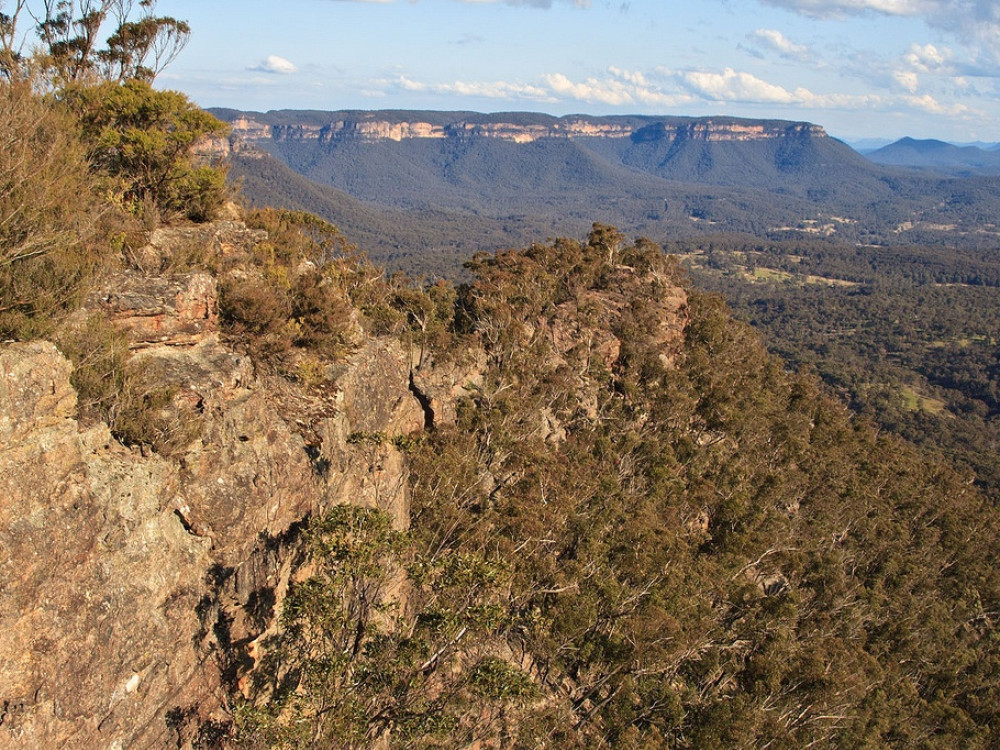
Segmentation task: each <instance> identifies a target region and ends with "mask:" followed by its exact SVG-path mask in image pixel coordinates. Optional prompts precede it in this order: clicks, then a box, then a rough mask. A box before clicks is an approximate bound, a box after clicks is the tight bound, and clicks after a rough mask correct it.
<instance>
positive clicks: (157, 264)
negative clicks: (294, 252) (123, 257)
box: [132, 221, 267, 274]
mask: <svg viewBox="0 0 1000 750" xmlns="http://www.w3.org/2000/svg"><path fill="white" fill-rule="evenodd" d="M266 239H267V232H265V231H263V230H260V229H249V228H247V226H246V224H244V223H243V222H241V221H216V222H212V223H209V224H196V225H193V226H186V227H183V226H182V227H160V228H159V229H155V230H153V231H152V232H151V233H150V235H149V238H148V242H147V243H146V244H145V245H144V246H143V247H141V248H140V249H139V250H137V251H136V252H135V253H134V257H133V258H132V260H133V261H134V262H135V264H136V265H138V267H139V268H140V269H142V271H143V272H145V273H150V274H157V273H163V272H166V271H168V270H169V269H170V268H176V267H177V266H178V265H185V264H189V263H191V262H192V261H201V262H204V261H207V260H213V259H214V260H218V259H220V258H225V257H228V256H233V255H238V254H242V253H247V252H249V251H251V250H252V249H253V248H254V247H255V246H256V245H257V244H259V243H261V242H264V241H265V240H266Z"/></svg>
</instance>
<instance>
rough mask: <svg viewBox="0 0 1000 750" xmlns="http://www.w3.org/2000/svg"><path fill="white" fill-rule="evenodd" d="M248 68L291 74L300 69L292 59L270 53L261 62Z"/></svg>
mask: <svg viewBox="0 0 1000 750" xmlns="http://www.w3.org/2000/svg"><path fill="white" fill-rule="evenodd" d="M247 70H254V71H257V72H258V73H277V74H279V75H291V74H292V73H297V72H298V70H299V69H298V68H297V67H296V66H295V63H293V62H291V61H290V60H286V59H285V58H283V57H278V56H277V55H268V56H267V57H265V58H264V59H263V60H262V61H261V62H259V63H257V64H256V65H254V66H253V67H250V68H247Z"/></svg>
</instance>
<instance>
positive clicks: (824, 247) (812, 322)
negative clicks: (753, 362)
mask: <svg viewBox="0 0 1000 750" xmlns="http://www.w3.org/2000/svg"><path fill="white" fill-rule="evenodd" d="M672 249H674V250H676V251H678V252H681V253H684V254H685V256H686V257H687V260H688V263H690V264H692V266H693V268H692V274H693V275H694V276H695V278H696V279H697V281H698V283H699V284H701V285H702V286H704V287H706V288H711V289H716V290H718V291H721V292H724V293H725V294H726V296H727V298H728V299H730V300H731V302H732V304H733V305H734V307H735V309H736V311H737V312H738V314H740V315H741V316H742V317H744V318H745V319H747V320H748V321H750V322H751V323H753V324H754V325H755V326H757V327H758V328H760V329H761V331H762V332H763V334H764V335H765V337H766V340H767V342H768V345H769V346H770V347H771V348H772V350H773V351H775V352H776V353H778V354H780V355H781V356H782V357H783V358H785V360H786V361H789V362H791V363H792V364H793V365H794V366H799V365H805V366H808V367H812V368H815V369H816V370H817V372H818V373H819V374H820V375H821V376H822V378H823V379H824V380H825V381H826V382H827V383H828V384H830V385H831V386H832V387H834V388H835V389H836V390H837V391H838V392H839V393H840V394H841V395H842V397H843V398H844V399H845V401H847V402H848V403H849V404H850V405H851V406H852V408H854V409H855V410H856V411H858V412H860V413H862V414H866V415H868V416H870V417H871V418H873V419H874V420H876V421H877V422H878V423H879V424H880V425H881V426H883V427H885V428H887V429H890V430H892V431H893V432H896V433H898V434H901V435H903V436H904V437H906V438H907V439H909V440H912V441H914V442H916V443H918V444H920V445H923V446H925V447H928V448H932V449H935V450H937V451H940V453H941V454H942V455H944V456H946V457H947V458H948V459H949V460H951V461H953V462H955V463H956V464H957V465H959V466H961V467H963V468H966V469H967V470H970V471H973V472H974V473H975V476H976V482H977V483H978V484H979V485H980V486H981V487H983V488H984V489H985V490H986V491H987V492H988V494H989V495H990V496H991V497H992V498H993V499H994V501H995V500H996V499H997V498H998V497H1000V462H998V460H997V455H998V454H997V451H996V446H997V445H998V444H1000V408H998V407H1000V401H998V399H997V393H998V392H1000V391H998V389H1000V380H998V378H1000V366H998V364H997V354H998V350H997V342H998V340H1000V315H998V313H997V310H998V309H1000V308H998V306H997V304H996V303H997V298H998V294H1000V291H998V284H1000V277H998V276H997V265H996V258H995V250H984V251H975V250H965V251H962V250H959V249H956V248H951V247H943V248H942V247H905V248H886V247H878V248H871V247H869V248H860V247H844V246H842V245H840V244H837V243H833V242H820V241H814V242H782V243H767V242H761V241H756V240H747V239H746V238H738V237H727V236H718V237H715V238H713V239H712V240H711V241H710V242H697V243H695V242H690V243H688V242H685V243H677V244H675V245H674V246H673V248H672ZM750 269H758V270H759V269H765V270H768V271H770V270H774V271H776V272H780V273H781V274H784V276H782V277H781V279H780V280H772V281H766V280H762V279H763V277H762V274H760V273H758V274H757V275H756V278H752V276H751V274H750V272H749V271H750Z"/></svg>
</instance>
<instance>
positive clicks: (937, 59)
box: [903, 44, 951, 73]
mask: <svg viewBox="0 0 1000 750" xmlns="http://www.w3.org/2000/svg"><path fill="white" fill-rule="evenodd" d="M950 57H951V50H949V49H947V48H943V49H938V48H937V47H935V46H934V45H933V44H925V45H923V46H921V45H919V44H914V45H911V46H910V51H909V52H907V53H906V55H905V56H904V58H903V59H904V60H905V61H906V62H907V63H908V64H909V65H910V67H912V68H914V69H915V70H918V71H921V72H923V73H930V72H931V71H934V70H940V69H942V68H944V67H945V63H946V62H947V61H948V59H949V58H950Z"/></svg>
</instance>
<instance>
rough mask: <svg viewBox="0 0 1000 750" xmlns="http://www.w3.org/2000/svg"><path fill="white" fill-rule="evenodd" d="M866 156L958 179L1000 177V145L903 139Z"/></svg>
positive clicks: (883, 162)
mask: <svg viewBox="0 0 1000 750" xmlns="http://www.w3.org/2000/svg"><path fill="white" fill-rule="evenodd" d="M866 156H867V157H868V158H869V159H871V160H872V161H873V162H875V163H876V164H883V165H889V166H898V167H913V168H917V169H926V170H931V171H935V172H938V173H941V174H949V175H956V176H969V175H1000V144H982V145H979V146H956V145H953V144H951V143H945V142H944V141H936V140H915V139H913V138H901V139H900V140H898V141H896V142H895V143H890V144H889V145H888V146H883V147H882V148H880V149H877V150H875V151H872V152H870V153H868V154H866Z"/></svg>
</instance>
